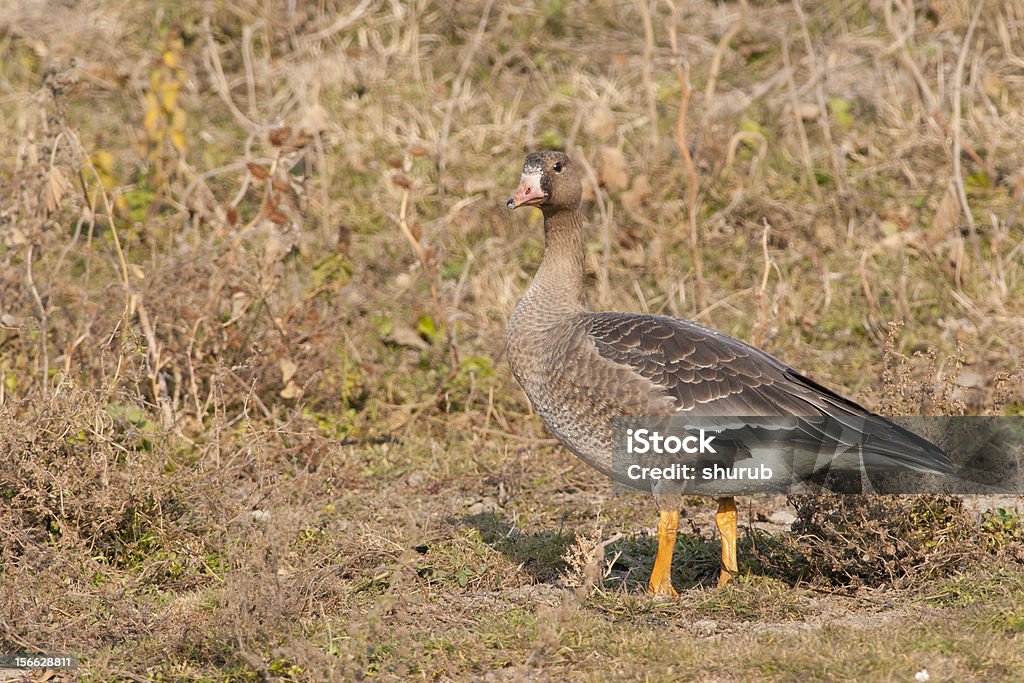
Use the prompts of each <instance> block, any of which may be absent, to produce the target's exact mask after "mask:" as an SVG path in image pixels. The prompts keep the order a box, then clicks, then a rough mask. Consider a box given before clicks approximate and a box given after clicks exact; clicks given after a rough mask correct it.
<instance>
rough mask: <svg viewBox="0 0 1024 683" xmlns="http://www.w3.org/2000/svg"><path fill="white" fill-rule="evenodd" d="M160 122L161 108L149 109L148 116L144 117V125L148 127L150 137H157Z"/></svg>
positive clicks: (147, 131)
mask: <svg viewBox="0 0 1024 683" xmlns="http://www.w3.org/2000/svg"><path fill="white" fill-rule="evenodd" d="M159 122H160V110H159V109H155V108H154V109H147V110H146V116H145V118H144V119H142V125H143V127H144V128H145V129H146V133H148V134H149V137H151V138H155V137H156V131H157V128H158V126H157V124H158V123H159Z"/></svg>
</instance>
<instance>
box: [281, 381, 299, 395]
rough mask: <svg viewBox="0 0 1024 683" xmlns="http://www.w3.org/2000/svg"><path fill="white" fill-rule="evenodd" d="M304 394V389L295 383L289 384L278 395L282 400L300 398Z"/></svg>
mask: <svg viewBox="0 0 1024 683" xmlns="http://www.w3.org/2000/svg"><path fill="white" fill-rule="evenodd" d="M301 394H302V389H300V388H299V385H298V384H296V383H295V382H288V384H287V386H285V388H284V389H282V390H281V392H280V393H279V394H278V395H279V396H280V397H281V398H298V397H299V396H300V395H301Z"/></svg>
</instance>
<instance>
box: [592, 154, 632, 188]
mask: <svg viewBox="0 0 1024 683" xmlns="http://www.w3.org/2000/svg"><path fill="white" fill-rule="evenodd" d="M597 175H598V179H599V180H600V182H601V184H602V185H603V186H604V187H605V188H607V189H608V190H609V191H611V192H619V191H621V190H625V189H626V188H627V187H629V172H628V171H627V170H626V155H625V154H623V153H622V150H621V149H619V148H618V147H602V148H601V149H600V150H599V151H598V153H597Z"/></svg>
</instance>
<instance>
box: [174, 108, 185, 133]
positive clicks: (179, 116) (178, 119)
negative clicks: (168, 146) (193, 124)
mask: <svg viewBox="0 0 1024 683" xmlns="http://www.w3.org/2000/svg"><path fill="white" fill-rule="evenodd" d="M171 128H172V129H174V130H176V131H181V132H184V130H185V110H184V109H175V110H174V113H173V114H171Z"/></svg>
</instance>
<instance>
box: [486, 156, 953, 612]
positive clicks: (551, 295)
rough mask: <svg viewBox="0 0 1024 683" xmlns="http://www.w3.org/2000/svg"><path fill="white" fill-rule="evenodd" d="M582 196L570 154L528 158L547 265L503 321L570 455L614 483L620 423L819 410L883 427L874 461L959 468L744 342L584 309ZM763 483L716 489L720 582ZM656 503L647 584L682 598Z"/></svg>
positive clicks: (669, 505)
mask: <svg viewBox="0 0 1024 683" xmlns="http://www.w3.org/2000/svg"><path fill="white" fill-rule="evenodd" d="M581 194H582V185H581V183H580V178H579V175H578V174H577V172H576V170H575V167H574V165H573V162H572V159H571V158H570V157H569V156H568V155H567V154H565V153H563V152H559V151H539V152H533V153H530V154H528V155H527V157H526V160H525V162H524V164H523V170H522V176H521V179H520V183H519V186H518V188H517V189H516V190H515V193H514V194H513V195H512V197H511V198H509V199H508V201H507V203H506V205H507V207H508V208H509V209H517V208H520V207H536V208H538V209H540V210H541V212H542V213H543V216H544V254H543V257H542V259H541V263H540V266H539V267H538V269H537V272H536V274H535V276H534V278H533V281H532V283H531V284H530V286H529V288H528V289H527V290H526V293H525V294H524V295H523V297H522V299H521V300H520V301H519V303H518V304H517V305H516V307H515V309H514V310H513V312H512V315H511V316H510V318H509V321H508V325H507V328H506V336H505V343H506V354H507V357H508V362H509V365H510V367H511V370H512V374H513V375H514V377H515V378H516V380H517V381H518V382H519V384H520V385H521V386H522V388H523V390H524V391H525V393H526V395H527V397H528V398H529V400H530V403H531V404H532V406H533V408H534V410H535V412H536V413H537V414H538V415H539V416H540V418H541V420H542V421H543V423H544V425H545V426H546V427H547V429H548V430H549V431H550V432H551V433H552V434H553V435H554V436H555V437H556V438H557V439H558V440H559V441H560V442H561V443H562V444H563V445H564V446H566V447H567V448H568V449H569V450H570V451H572V452H573V453H575V454H576V455H577V456H579V457H580V458H582V459H583V460H584V461H585V462H587V463H588V464H590V465H591V466H593V467H595V468H597V469H598V470H600V471H601V472H603V473H604V474H606V475H609V476H611V477H613V478H615V477H616V476H617V473H616V471H615V468H614V467H613V463H612V459H613V450H614V448H613V440H614V434H613V432H614V429H613V426H612V423H613V421H614V420H615V419H616V418H622V417H639V416H673V415H675V416H678V415H687V416H694V417H700V416H708V417H717V416H749V415H755V416H783V417H785V416H816V417H822V418H834V419H846V420H847V422H848V423H850V424H855V425H856V424H861V425H863V424H870V425H880V427H878V428H877V429H876V431H877V432H878V433H875V434H874V435H873V443H874V445H875V450H876V456H877V457H876V462H880V463H881V464H882V466H883V467H884V468H886V469H895V470H901V469H903V470H911V471H916V472H924V473H935V474H948V473H950V472H951V471H952V467H951V465H950V462H949V460H948V458H947V457H946V455H945V453H943V452H942V450H940V449H939V448H938V447H936V446H935V445H934V444H931V443H930V442H928V441H926V440H925V439H923V438H921V437H919V436H917V435H916V434H913V433H912V432H909V431H907V430H904V429H902V428H901V427H898V426H897V425H895V424H893V423H892V422H889V421H888V420H885V419H884V418H881V417H879V416H877V415H875V414H874V413H871V412H870V411H868V410H866V409H865V408H862V407H861V406H860V405H858V404H857V403H854V402H853V401H851V400H849V399H847V398H844V397H843V396H840V395H839V394H837V393H835V392H833V391H831V390H829V389H827V388H826V387H824V386H822V385H820V384H818V383H816V382H814V381H813V380H810V379H808V378H807V377H804V376H803V375H802V374H800V373H799V372H797V371H796V370H794V369H793V368H791V367H789V366H788V365H786V364H785V363H783V362H782V361H780V360H778V359H776V358H775V357H774V356H771V355H769V354H768V353H766V352H764V351H761V350H760V349H757V348H755V347H753V346H751V345H749V344H747V343H745V342H742V341H740V340H738V339H735V338H733V337H730V336H728V335H726V334H723V333H722V332H718V331H716V330H713V329H710V328H707V327H704V326H702V325H699V324H697V323H694V322H691V321H689V320H684V319H680V318H672V317H667V316H661V315H646V314H634V313H614V312H603V313H595V312H590V311H588V310H587V308H586V305H585V302H584V222H583V218H582V216H581V213H580V204H581ZM856 420H860V422H857V421H856ZM627 483H628V482H627ZM758 490H763V489H758V488H757V484H756V483H754V482H748V484H746V485H745V487H737V488H736V490H730V489H729V488H728V485H726V486H725V487H724V488H722V489H721V490H720V491H718V492H716V497H717V498H718V510H717V512H716V514H715V526H716V527H717V529H718V533H719V536H720V537H721V546H722V551H721V571H720V573H719V577H718V585H719V586H724V585H726V584H728V583H729V582H730V581H731V580H732V579H733V578H734V577H736V576H737V575H738V568H737V562H736V538H737V514H736V502H735V495H737V494H743V493H752V492H757V491H758ZM654 492H655V493H658V492H657V491H654ZM656 501H657V505H658V508H659V521H658V532H657V533H658V549H657V554H656V556H655V561H654V567H653V570H652V572H651V577H650V581H649V582H648V589H649V591H650V592H651V593H653V594H655V595H665V596H676V595H677V593H676V591H675V589H674V588H673V586H672V580H671V564H672V553H673V549H674V546H675V542H676V535H677V533H678V530H679V510H680V507H681V498H680V497H679V496H678V495H667V494H666V495H656Z"/></svg>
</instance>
